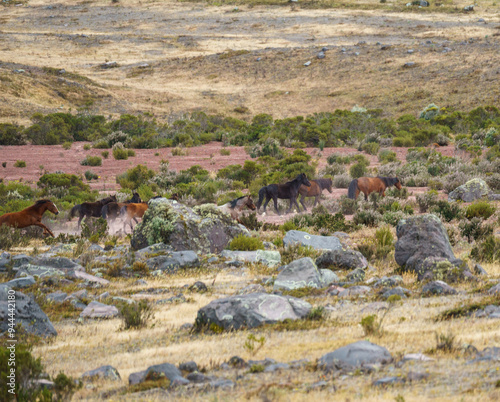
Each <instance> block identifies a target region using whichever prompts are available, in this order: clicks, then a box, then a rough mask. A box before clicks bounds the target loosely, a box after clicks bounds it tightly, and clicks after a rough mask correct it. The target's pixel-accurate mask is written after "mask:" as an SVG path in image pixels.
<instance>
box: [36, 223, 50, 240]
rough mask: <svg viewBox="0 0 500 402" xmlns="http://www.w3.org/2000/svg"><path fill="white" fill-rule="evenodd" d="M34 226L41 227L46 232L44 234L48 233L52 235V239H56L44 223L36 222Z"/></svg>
mask: <svg viewBox="0 0 500 402" xmlns="http://www.w3.org/2000/svg"><path fill="white" fill-rule="evenodd" d="M33 225H35V226H39V227H41V228H42V229H43V232H44V233H45V232H47V233H48V234H49V235H51V236H52V237H55V236H54V233H52V232H51V231H50V229H49V228H48V227H47V226H45V225H44V224H43V223H42V222H36V223H34V224H33Z"/></svg>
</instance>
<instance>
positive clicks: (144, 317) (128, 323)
mask: <svg viewBox="0 0 500 402" xmlns="http://www.w3.org/2000/svg"><path fill="white" fill-rule="evenodd" d="M120 317H121V319H122V321H123V329H124V330H127V329H140V328H144V327H145V326H146V325H148V322H149V320H150V319H152V318H154V316H153V306H152V304H150V303H149V301H147V300H140V301H139V302H137V303H130V304H128V303H124V304H123V305H122V306H121V308H120Z"/></svg>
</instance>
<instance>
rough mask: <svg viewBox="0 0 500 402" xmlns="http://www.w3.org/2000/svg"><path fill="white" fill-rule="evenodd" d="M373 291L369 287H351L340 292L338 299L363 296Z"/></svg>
mask: <svg viewBox="0 0 500 402" xmlns="http://www.w3.org/2000/svg"><path fill="white" fill-rule="evenodd" d="M371 291H372V289H371V288H370V287H369V286H351V287H350V288H346V289H343V290H341V291H339V292H338V297H352V296H362V295H365V294H367V293H370V292H371Z"/></svg>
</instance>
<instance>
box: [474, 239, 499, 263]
mask: <svg viewBox="0 0 500 402" xmlns="http://www.w3.org/2000/svg"><path fill="white" fill-rule="evenodd" d="M470 256H471V258H473V259H474V260H476V261H485V262H495V261H500V239H498V238H496V237H495V236H492V235H489V236H487V237H486V238H485V239H484V240H483V241H482V242H480V243H478V244H476V246H475V247H474V248H473V249H472V250H471V252H470Z"/></svg>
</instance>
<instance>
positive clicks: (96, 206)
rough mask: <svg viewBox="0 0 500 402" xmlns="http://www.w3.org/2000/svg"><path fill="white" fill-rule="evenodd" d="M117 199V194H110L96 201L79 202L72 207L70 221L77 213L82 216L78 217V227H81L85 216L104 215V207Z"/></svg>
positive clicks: (95, 216) (96, 216)
mask: <svg viewBox="0 0 500 402" xmlns="http://www.w3.org/2000/svg"><path fill="white" fill-rule="evenodd" d="M116 201H117V200H116V195H110V196H109V197H106V198H103V199H102V200H99V201H96V202H84V203H82V204H77V205H75V206H74V207H73V208H71V211H70V213H69V217H68V220H69V221H70V220H71V219H73V217H74V216H76V214H78V215H79V216H80V218H79V219H78V229H80V223H81V222H82V219H83V218H90V217H94V218H99V217H100V216H101V215H102V207H103V206H104V205H106V204H109V203H110V202H116Z"/></svg>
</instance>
